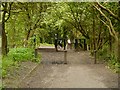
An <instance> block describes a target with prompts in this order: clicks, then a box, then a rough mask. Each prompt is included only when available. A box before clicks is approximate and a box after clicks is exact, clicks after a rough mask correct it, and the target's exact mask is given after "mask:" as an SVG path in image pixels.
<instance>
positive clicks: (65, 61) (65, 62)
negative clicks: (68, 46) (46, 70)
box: [64, 50, 67, 64]
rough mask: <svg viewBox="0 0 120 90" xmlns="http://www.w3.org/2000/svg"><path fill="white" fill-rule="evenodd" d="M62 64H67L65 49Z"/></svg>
mask: <svg viewBox="0 0 120 90" xmlns="http://www.w3.org/2000/svg"><path fill="white" fill-rule="evenodd" d="M64 64H67V51H66V50H65V51H64Z"/></svg>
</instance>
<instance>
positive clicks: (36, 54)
mask: <svg viewBox="0 0 120 90" xmlns="http://www.w3.org/2000/svg"><path fill="white" fill-rule="evenodd" d="M37 56H38V53H37V49H35V58H37Z"/></svg>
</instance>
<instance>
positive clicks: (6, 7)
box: [2, 2, 13, 55]
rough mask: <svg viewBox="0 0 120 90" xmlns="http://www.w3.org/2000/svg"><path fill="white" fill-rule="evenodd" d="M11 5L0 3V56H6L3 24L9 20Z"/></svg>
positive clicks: (5, 38)
mask: <svg viewBox="0 0 120 90" xmlns="http://www.w3.org/2000/svg"><path fill="white" fill-rule="evenodd" d="M12 4H13V3H7V2H5V3H2V7H3V10H2V11H3V14H2V55H6V54H7V35H6V32H5V22H7V20H8V19H9V18H10V14H11V12H10V10H11V6H12Z"/></svg>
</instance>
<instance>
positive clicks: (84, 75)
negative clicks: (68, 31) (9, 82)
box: [18, 51, 118, 88]
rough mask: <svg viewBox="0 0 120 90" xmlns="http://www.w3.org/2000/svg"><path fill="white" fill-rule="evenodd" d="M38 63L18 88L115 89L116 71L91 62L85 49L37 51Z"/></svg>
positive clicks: (91, 59)
mask: <svg viewBox="0 0 120 90" xmlns="http://www.w3.org/2000/svg"><path fill="white" fill-rule="evenodd" d="M41 53H42V63H41V64H40V65H38V66H37V68H36V69H35V70H34V71H33V72H32V73H31V74H30V75H29V76H28V77H27V78H25V79H24V80H23V81H22V82H21V83H20V84H19V86H18V87H19V88H117V87H118V74H115V73H113V72H112V71H111V70H109V69H108V68H106V66H105V65H104V64H94V59H93V58H92V57H90V54H89V52H88V51H80V52H74V51H68V52H67V61H68V64H60V63H59V64H52V63H53V62H54V61H55V62H56V61H57V62H61V61H63V60H64V53H63V52H41Z"/></svg>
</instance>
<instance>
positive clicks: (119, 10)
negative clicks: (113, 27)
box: [118, 1, 120, 62]
mask: <svg viewBox="0 0 120 90" xmlns="http://www.w3.org/2000/svg"><path fill="white" fill-rule="evenodd" d="M118 4H119V5H118V6H119V8H118V17H120V1H119V3H118ZM119 25H120V21H118V61H119V62H120V27H119Z"/></svg>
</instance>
